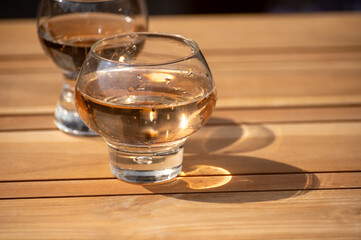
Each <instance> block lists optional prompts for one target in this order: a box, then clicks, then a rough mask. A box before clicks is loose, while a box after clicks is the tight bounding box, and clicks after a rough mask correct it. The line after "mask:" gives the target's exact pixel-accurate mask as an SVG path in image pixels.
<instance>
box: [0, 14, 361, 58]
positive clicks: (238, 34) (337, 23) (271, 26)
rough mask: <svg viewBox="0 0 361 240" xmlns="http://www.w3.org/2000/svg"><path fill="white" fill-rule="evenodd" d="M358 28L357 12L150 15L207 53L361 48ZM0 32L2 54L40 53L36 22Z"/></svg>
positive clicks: (2, 26)
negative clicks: (241, 50) (188, 38)
mask: <svg viewBox="0 0 361 240" xmlns="http://www.w3.org/2000/svg"><path fill="white" fill-rule="evenodd" d="M195 23H196V24H195ZM360 24H361V17H360V15H359V14H358V13H330V14H297V15H291V14H272V15H271V14H270V15H260V14H248V15H244V14H234V15H208V16H207V15H200V16H151V17H150V31H158V32H170V33H177V34H181V35H185V36H188V37H190V38H193V39H194V40H196V41H197V42H198V43H199V44H200V46H201V48H203V49H226V50H227V49H228V50H230V49H232V51H233V50H234V49H237V48H241V49H244V48H246V49H247V48H248V49H250V48H251V49H252V48H256V49H257V48H258V49H259V48H266V49H268V48H281V49H284V48H307V47H308V48H309V47H311V48H327V47H340V46H360V42H361V33H360V32H359V31H355V29H357V28H358V26H360ZM194 26H196V27H194ZM199 29H202V31H199ZM215 29H216V30H215ZM0 32H2V33H6V36H7V37H6V38H1V40H0V52H1V54H2V55H16V54H19V55H24V54H39V53H42V50H41V47H40V45H39V43H38V40H37V36H36V26H35V21H34V20H2V21H0ZM220 36H221V37H220ZM23 39H27V40H26V41H25V42H24V41H23Z"/></svg>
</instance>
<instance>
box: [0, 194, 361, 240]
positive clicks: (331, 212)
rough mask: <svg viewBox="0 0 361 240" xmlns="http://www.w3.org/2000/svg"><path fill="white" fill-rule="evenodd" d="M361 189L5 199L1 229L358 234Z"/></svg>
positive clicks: (191, 235)
mask: <svg viewBox="0 0 361 240" xmlns="http://www.w3.org/2000/svg"><path fill="white" fill-rule="evenodd" d="M360 196H361V190H356V189H353V190H322V191H309V192H299V191H270V192H235V193H207V194H204V193H197V194H169V195H168V194H167V195H146V196H115V197H94V198H93V197H81V198H58V199H26V200H21V199H19V200H1V201H0V212H1V215H0V223H1V224H0V237H1V238H2V239H9V240H10V239H119V238H131V239H170V238H171V239H220V238H222V239H238V238H239V237H242V238H246V239H322V238H324V239H342V240H344V239H352V240H358V239H359V238H360V237H361V234H360V227H361V221H360V207H361V197H360ZM190 219H191V220H190ZM20 228H21V231H19V229H20Z"/></svg>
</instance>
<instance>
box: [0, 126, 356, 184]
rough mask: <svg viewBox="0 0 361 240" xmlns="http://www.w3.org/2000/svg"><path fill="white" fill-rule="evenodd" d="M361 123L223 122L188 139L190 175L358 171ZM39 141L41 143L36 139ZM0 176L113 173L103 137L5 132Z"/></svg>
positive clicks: (75, 176)
mask: <svg viewBox="0 0 361 240" xmlns="http://www.w3.org/2000/svg"><path fill="white" fill-rule="evenodd" d="M360 131H361V123H360V122H334V123H311V124H310V123H297V124H286V123H285V124H264V125H262V124H244V125H241V126H234V125H228V126H227V125H220V126H209V127H205V128H203V129H201V130H200V131H198V132H197V133H195V134H194V135H192V136H191V137H190V139H188V140H187V142H186V145H185V156H184V165H183V171H184V172H185V174H186V175H200V174H201V175H223V174H224V171H227V172H229V173H231V174H255V173H290V172H292V173H294V172H328V171H358V170H360V169H361V161H360V156H361V149H360V147H359V146H360V143H361V133H360ZM34 139H36V141H34ZM0 151H1V152H2V155H0V164H1V166H6V167H3V168H0V180H2V181H7V180H34V179H35V180H36V179H38V180H39V179H49V180H50V179H84V178H108V177H112V174H111V173H110V170H109V165H108V155H107V147H106V144H105V143H104V141H103V140H102V139H101V138H99V137H94V138H80V137H73V136H69V135H67V134H64V133H61V132H59V131H28V132H1V133H0Z"/></svg>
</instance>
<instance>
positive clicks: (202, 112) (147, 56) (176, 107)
mask: <svg viewBox="0 0 361 240" xmlns="http://www.w3.org/2000/svg"><path fill="white" fill-rule="evenodd" d="M75 96H76V97H75V98H76V106H77V110H78V112H79V115H80V117H81V118H82V119H83V121H84V122H85V123H86V125H88V126H89V128H91V129H92V130H93V131H94V132H96V133H98V134H99V135H101V136H102V137H103V138H104V140H105V141H106V142H107V144H108V147H109V155H110V166H111V171H112V172H113V174H114V176H116V177H117V178H119V179H121V180H125V181H128V182H135V183H154V182H162V181H166V180H169V179H172V178H174V177H176V176H177V175H178V174H179V172H180V171H181V169H182V161H183V145H184V142H185V140H186V139H187V138H188V137H189V136H190V135H191V134H192V133H194V132H195V131H197V130H198V129H200V128H201V127H202V126H204V124H205V123H206V122H207V120H208V119H209V117H210V115H211V113H212V112H213V109H214V107H215V104H216V90H215V86H214V82H213V79H212V76H211V72H210V70H209V68H208V65H207V63H206V61H205V59H204V57H203V55H202V53H201V51H200V50H199V48H198V45H197V44H196V43H195V42H194V41H192V40H190V39H188V38H185V37H181V36H179V35H171V34H161V33H128V34H121V35H118V36H114V37H110V38H106V39H103V40H100V41H99V42H97V43H95V44H94V45H93V47H92V48H91V50H90V53H89V54H88V57H87V59H86V61H85V62H84V65H83V67H82V70H81V72H80V74H79V77H78V81H77V85H76V90H75Z"/></svg>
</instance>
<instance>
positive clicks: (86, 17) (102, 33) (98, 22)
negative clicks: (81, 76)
mask: <svg viewBox="0 0 361 240" xmlns="http://www.w3.org/2000/svg"><path fill="white" fill-rule="evenodd" d="M144 30H145V27H144V26H141V25H137V24H135V20H134V19H132V18H130V17H129V16H125V15H116V14H110V13H96V12H93V13H71V14H65V15H59V16H55V17H52V18H50V19H48V20H47V21H45V22H44V23H42V24H41V25H40V26H39V29H38V33H39V39H40V43H41V45H42V46H43V48H44V50H45V52H46V53H47V54H48V55H49V56H50V57H51V58H52V59H53V61H54V62H55V63H56V64H57V65H58V66H59V67H60V68H61V69H62V71H63V73H64V74H65V76H66V77H67V78H69V79H75V78H76V76H77V74H78V72H79V70H80V68H81V66H82V64H83V62H84V60H85V58H86V56H87V54H88V52H89V50H90V48H91V46H92V45H93V44H94V43H95V42H96V41H98V40H99V39H101V38H104V37H106V36H110V35H115V34H121V33H124V32H135V31H144Z"/></svg>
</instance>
